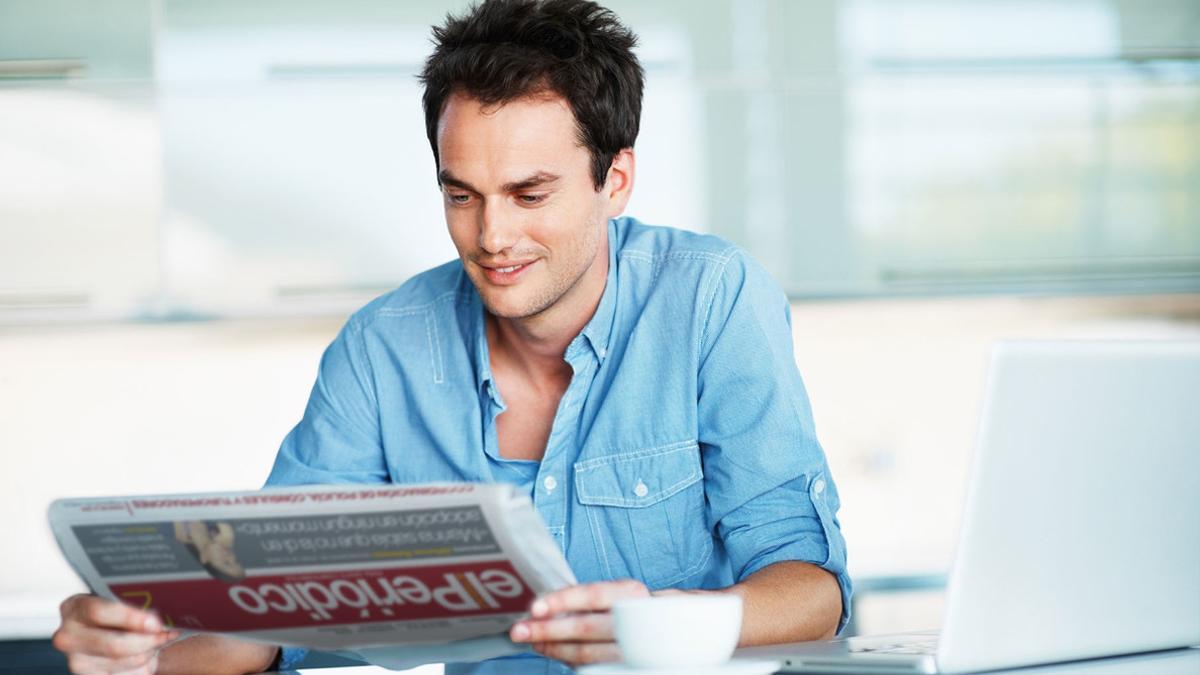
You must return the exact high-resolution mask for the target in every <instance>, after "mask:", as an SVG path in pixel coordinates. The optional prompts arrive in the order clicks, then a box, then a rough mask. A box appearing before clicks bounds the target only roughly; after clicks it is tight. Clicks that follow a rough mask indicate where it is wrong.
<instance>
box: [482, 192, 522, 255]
mask: <svg viewBox="0 0 1200 675" xmlns="http://www.w3.org/2000/svg"><path fill="white" fill-rule="evenodd" d="M479 217H480V221H481V222H480V223H479V247H480V248H482V249H483V250H485V251H487V252H488V253H492V254H496V253H500V252H501V251H503V250H505V249H508V248H512V247H513V246H515V245H516V243H517V241H518V240H519V239H520V238H521V232H520V229H519V228H517V227H516V224H515V223H514V221H513V218H512V215H511V214H506V213H505V212H504V205H503V203H502V200H499V199H487V200H485V201H484V203H483V208H482V209H480V216H479Z"/></svg>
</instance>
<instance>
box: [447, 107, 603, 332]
mask: <svg viewBox="0 0 1200 675" xmlns="http://www.w3.org/2000/svg"><path fill="white" fill-rule="evenodd" d="M438 154H439V157H440V158H441V173H440V178H441V182H442V192H443V196H444V202H445V209H446V224H447V226H448V227H449V229H450V237H451V239H453V240H454V246H455V248H457V249H458V255H459V257H460V258H461V259H462V263H463V268H464V269H465V270H466V272H467V275H468V276H469V277H470V279H471V281H472V282H473V283H474V284H475V287H476V288H477V289H478V290H479V295H480V297H481V298H482V299H483V303H484V306H485V307H487V309H488V311H489V312H491V313H492V314H494V315H495V316H497V317H501V318H507V319H520V318H528V317H533V316H536V315H539V314H541V313H542V312H545V311H546V310H548V309H550V308H551V307H555V306H569V305H571V304H572V303H571V300H572V299H575V298H576V297H581V298H583V299H582V300H581V301H580V302H581V304H580V306H581V307H582V306H583V305H585V304H586V296H588V295H589V294H594V295H595V296H596V297H597V298H598V297H599V293H600V292H602V291H603V288H604V280H605V276H606V273H607V267H606V265H605V262H607V255H608V251H607V249H608V246H607V242H608V239H607V226H606V224H607V221H608V218H609V217H610V215H616V214H618V213H620V208H623V207H624V199H622V200H621V202H620V205H619V208H617V209H616V211H615V212H614V205H613V199H612V197H611V191H610V190H607V189H602V190H600V191H599V192H598V191H597V190H596V189H595V185H594V184H593V183H592V177H591V170H590V161H591V157H590V155H589V153H588V151H587V148H585V147H584V146H582V145H579V144H578V142H577V140H576V130H575V118H574V116H573V115H572V113H571V110H570V107H569V106H568V105H567V103H566V102H565V101H564V100H563V99H561V98H559V97H556V96H551V95H547V96H538V97H530V98H523V99H518V100H515V101H510V102H508V103H505V104H502V105H499V106H484V105H482V104H480V103H479V102H478V101H476V100H474V99H472V98H469V97H466V96H464V95H461V94H453V95H451V96H450V98H449V99H448V100H447V101H446V105H445V108H444V110H443V112H442V117H441V120H440V123H439V125H438ZM626 199H627V198H626ZM602 256H603V261H602V262H599V264H597V262H598V261H600V260H601V257H602ZM597 281H598V284H599V285H598V289H599V290H596V288H597V287H596V284H597Z"/></svg>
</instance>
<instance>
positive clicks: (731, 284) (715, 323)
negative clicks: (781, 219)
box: [697, 249, 851, 632]
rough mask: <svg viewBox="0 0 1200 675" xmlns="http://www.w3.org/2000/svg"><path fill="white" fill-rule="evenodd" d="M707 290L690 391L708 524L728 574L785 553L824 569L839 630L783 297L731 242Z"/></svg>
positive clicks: (813, 453)
mask: <svg viewBox="0 0 1200 675" xmlns="http://www.w3.org/2000/svg"><path fill="white" fill-rule="evenodd" d="M711 287H712V291H711V296H712V298H711V302H710V303H709V312H708V314H707V317H706V324H705V326H704V327H703V329H702V331H701V344H700V350H699V354H700V364H699V382H698V389H697V393H698V396H699V417H698V420H697V421H698V424H699V429H698V432H699V435H700V449H701V457H702V461H703V466H704V475H705V496H706V498H707V508H708V513H707V515H708V519H709V520H708V522H709V525H710V526H711V527H713V528H715V531H716V533H717V535H718V536H719V537H720V538H721V540H722V542H723V543H724V545H725V550H726V552H727V554H728V556H729V560H730V564H731V566H732V568H733V574H734V576H735V578H736V579H737V580H738V581H741V580H742V579H744V578H746V577H747V576H749V575H751V574H753V573H754V572H756V571H758V570H760V569H762V568H764V567H766V566H767V565H770V564H772V563H776V562H780V561H785V560H794V561H803V562H809V563H813V564H816V565H819V566H820V567H822V568H824V569H826V570H828V571H829V572H830V573H832V574H833V575H834V576H835V577H836V578H837V581H838V584H839V586H840V587H841V593H842V617H841V621H840V622H839V624H838V631H839V632H840V631H841V630H842V628H843V627H844V626H845V624H846V621H847V620H848V619H849V611H850V595H851V583H850V578H849V576H848V575H847V573H846V543H845V539H844V538H843V537H842V532H841V526H840V524H839V523H838V519H837V511H838V507H839V501H838V494H837V488H836V486H835V485H834V482H833V478H832V476H831V475H830V472H829V466H828V464H827V462H826V460H825V453H824V451H823V450H822V449H821V446H820V444H819V443H818V442H817V437H816V432H815V430H814V427H813V420H812V410H811V407H810V405H809V401H808V396H807V394H806V393H805V390H804V384H803V382H802V381H801V379H800V373H799V371H798V370H797V368H796V363H795V359H794V356H793V352H792V335H791V313H790V308H789V306H788V302H787V298H786V297H785V296H784V295H783V293H782V291H781V290H780V289H779V288H778V286H776V284H775V283H774V282H773V281H772V280H771V279H770V277H769V275H768V274H767V273H766V271H765V270H763V269H762V268H761V267H759V266H758V265H757V264H756V263H754V262H753V261H752V260H750V259H749V257H748V256H746V255H745V254H744V253H742V252H741V251H740V250H737V249H734V250H733V251H731V253H730V255H729V257H728V259H727V262H726V263H725V264H724V266H723V268H722V269H721V270H720V276H719V277H717V278H716V279H715V280H714V282H713V284H712V286H711Z"/></svg>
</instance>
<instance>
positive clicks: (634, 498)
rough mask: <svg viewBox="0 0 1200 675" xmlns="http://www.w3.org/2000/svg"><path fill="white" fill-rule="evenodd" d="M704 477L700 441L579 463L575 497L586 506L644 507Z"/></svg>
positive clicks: (576, 469)
mask: <svg viewBox="0 0 1200 675" xmlns="http://www.w3.org/2000/svg"><path fill="white" fill-rule="evenodd" d="M703 477H704V474H703V472H702V470H701V468H700V447H699V445H698V444H697V443H696V441H680V442H678V443H672V444H670V445H665V446H660V447H657V448H650V449H647V450H636V451H634V452H628V453H624V454H620V455H611V456H608V457H597V458H595V459H589V460H584V461H582V462H576V463H575V494H576V495H578V497H579V501H580V502H581V503H583V504H593V505H597V506H624V507H630V508H640V507H643V506H650V505H651V504H655V503H658V502H661V501H662V500H664V499H666V498H667V497H670V496H671V495H673V494H675V493H677V492H679V491H680V490H682V489H684V488H686V487H687V486H689V485H691V484H692V483H695V482H696V481H698V480H700V479H701V478H703Z"/></svg>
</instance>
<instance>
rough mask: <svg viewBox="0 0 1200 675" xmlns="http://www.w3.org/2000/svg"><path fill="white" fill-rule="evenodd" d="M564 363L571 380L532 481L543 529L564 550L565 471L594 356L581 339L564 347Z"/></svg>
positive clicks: (573, 448)
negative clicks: (534, 479) (544, 523)
mask: <svg viewBox="0 0 1200 675" xmlns="http://www.w3.org/2000/svg"><path fill="white" fill-rule="evenodd" d="M581 337H582V336H581ZM566 360H567V363H568V364H570V366H571V370H572V371H573V374H572V375H571V383H570V384H569V385H568V386H567V390H566V391H565V392H564V393H563V397H562V399H561V400H560V401H559V403H558V410H557V411H556V412H555V415H554V422H553V424H552V426H551V428H550V438H549V440H547V441H546V453H545V455H543V456H542V463H541V466H540V467H539V468H538V476H537V480H536V481H535V484H534V491H533V504H534V507H535V508H537V510H538V513H539V514H541V516H542V519H543V520H544V521H546V528H547V530H548V531H549V532H550V535H551V536H552V537H553V538H554V541H555V543H557V544H558V548H559V550H561V551H563V552H564V553H565V552H566V519H567V496H568V495H567V493H568V492H570V490H568V486H569V476H568V475H567V471H568V470H569V468H570V465H571V463H572V461H573V460H574V458H575V456H576V454H577V444H578V443H577V441H578V435H579V416H580V413H581V411H582V410H583V404H584V402H585V401H586V400H587V393H588V389H589V387H590V385H591V380H592V372H593V371H594V369H595V359H594V358H593V357H592V356H591V355H590V354H589V353H588V350H587V348H586V347H585V346H584V345H583V344H582V341H581V339H580V338H576V339H575V340H574V341H573V342H572V343H571V345H570V347H568V348H567V353H566Z"/></svg>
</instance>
